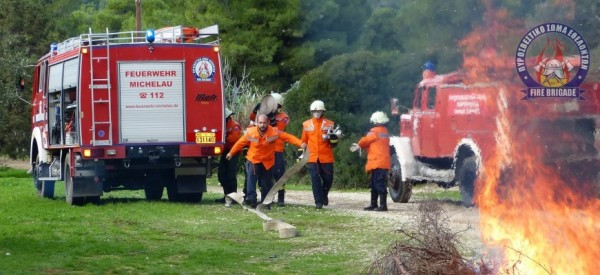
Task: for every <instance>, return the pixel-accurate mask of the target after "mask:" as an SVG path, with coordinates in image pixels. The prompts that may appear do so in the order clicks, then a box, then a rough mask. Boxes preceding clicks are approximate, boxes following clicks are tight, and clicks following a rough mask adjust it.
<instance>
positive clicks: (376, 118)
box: [371, 111, 390, 124]
mask: <svg viewBox="0 0 600 275" xmlns="http://www.w3.org/2000/svg"><path fill="white" fill-rule="evenodd" d="M388 121H390V119H389V118H388V117H387V115H386V114H385V113H384V112H381V111H377V112H375V113H373V114H372V115H371V123H373V124H386V123H388Z"/></svg>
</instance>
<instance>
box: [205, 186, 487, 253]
mask: <svg viewBox="0 0 600 275" xmlns="http://www.w3.org/2000/svg"><path fill="white" fill-rule="evenodd" d="M450 190H453V189H450ZM456 190H458V189H456ZM441 191H442V189H441V188H440V187H437V185H435V184H430V185H425V186H423V187H422V188H418V189H414V190H413V195H415V194H419V193H424V192H441ZM208 192H214V193H221V192H223V189H221V187H220V186H214V185H212V186H209V188H208ZM370 196H371V195H370V193H369V192H368V191H366V190H365V192H339V191H335V190H334V191H332V192H330V193H329V205H328V206H325V207H324V209H330V210H333V211H338V212H342V213H345V214H350V215H353V216H357V217H367V218H369V219H371V220H372V221H373V222H377V223H381V224H383V225H387V229H388V230H389V231H390V232H392V231H394V230H396V229H405V227H406V226H408V221H409V218H410V215H411V214H412V213H415V212H416V211H417V209H418V208H419V205H420V204H422V203H425V202H431V201H432V200H425V199H416V198H414V197H413V198H411V200H410V202H408V203H394V202H392V201H391V199H389V198H388V211H387V212H374V211H364V210H363V208H364V207H366V206H367V205H369V203H370ZM415 197H416V196H415ZM275 200H276V199H275ZM436 202H438V203H439V204H440V206H441V207H442V209H443V210H444V212H445V213H446V215H447V216H448V217H449V222H450V223H449V224H448V226H449V227H450V228H451V229H452V230H453V231H454V232H462V233H461V234H460V237H459V239H460V241H461V244H462V245H463V246H464V247H462V248H463V249H464V251H463V252H464V253H465V254H466V255H465V258H473V259H475V258H478V257H480V256H481V254H482V251H486V247H485V246H484V245H483V243H482V241H481V238H480V231H479V210H478V209H477V208H474V207H470V208H467V207H464V206H462V205H461V204H460V202H459V201H451V200H439V201H436ZM286 204H292V205H306V206H314V205H315V204H314V199H313V195H312V192H311V191H298V190H287V191H286ZM315 211H318V210H316V209H315Z"/></svg>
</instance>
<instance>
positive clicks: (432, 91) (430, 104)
mask: <svg viewBox="0 0 600 275" xmlns="http://www.w3.org/2000/svg"><path fill="white" fill-rule="evenodd" d="M436 90H437V89H436V88H435V87H429V89H428V90H427V109H433V108H434V107H435V96H436Z"/></svg>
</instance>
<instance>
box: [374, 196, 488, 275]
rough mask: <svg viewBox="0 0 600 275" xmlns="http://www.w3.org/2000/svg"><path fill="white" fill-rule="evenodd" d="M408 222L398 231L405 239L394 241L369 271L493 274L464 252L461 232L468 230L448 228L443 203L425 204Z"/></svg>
mask: <svg viewBox="0 0 600 275" xmlns="http://www.w3.org/2000/svg"><path fill="white" fill-rule="evenodd" d="M407 225H408V226H407V228H406V229H399V230H398V233H399V234H401V235H403V236H402V237H401V238H400V239H402V241H396V242H394V243H393V244H392V245H391V246H390V247H389V248H388V251H387V253H386V255H384V256H383V257H382V258H380V259H377V260H375V261H374V262H373V263H372V264H371V265H370V266H369V267H368V268H367V271H366V273H367V274H490V273H492V271H491V270H490V269H489V268H488V267H487V266H486V265H485V264H484V263H483V262H482V263H481V264H479V265H475V264H473V263H471V262H469V261H468V260H466V259H465V258H463V257H462V256H461V255H460V253H459V249H458V247H460V246H461V244H460V242H459V241H458V235H460V233H462V232H464V231H460V232H454V231H452V230H451V229H450V228H449V227H448V216H447V215H446V213H445V211H444V210H443V209H442V208H441V207H440V205H439V203H436V202H430V203H423V204H421V205H420V206H419V209H418V211H417V212H415V213H414V214H413V215H412V216H411V217H410V218H409V223H408V224H407ZM467 229H468V228H467ZM465 231H466V229H465Z"/></svg>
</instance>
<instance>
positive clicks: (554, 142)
mask: <svg viewBox="0 0 600 275" xmlns="http://www.w3.org/2000/svg"><path fill="white" fill-rule="evenodd" d="M424 76H425V74H424ZM463 78H464V76H463V75H462V74H461V73H460V72H452V73H448V74H444V75H437V76H431V77H428V78H425V79H423V80H422V81H421V82H420V83H419V84H418V85H417V88H416V89H415V92H414V95H415V96H414V101H413V106H412V108H410V109H409V110H408V113H405V114H401V115H400V136H396V137H392V138H391V140H390V143H391V146H392V147H393V149H394V150H392V151H393V152H395V153H394V155H393V156H392V169H390V176H389V181H390V182H389V191H390V195H391V197H392V200H393V201H394V202H408V201H409V199H410V197H411V194H412V186H413V184H414V183H418V182H435V183H437V184H438V185H440V186H442V187H445V188H449V187H452V186H455V185H458V186H459V187H460V191H461V195H462V198H463V203H464V204H465V205H472V204H473V195H474V191H475V186H476V182H477V179H478V178H479V177H480V175H481V168H482V167H483V166H484V165H485V164H486V163H485V162H486V160H487V159H488V157H490V156H491V154H492V152H493V151H494V150H496V147H495V146H496V142H497V141H496V138H495V135H496V133H497V130H498V123H497V120H496V119H497V118H498V117H499V114H500V112H510V113H511V114H512V117H513V118H517V119H516V120H515V121H511V126H510V127H511V128H512V129H513V132H519V131H522V132H524V133H531V135H530V138H531V139H535V141H536V142H537V143H538V144H544V145H545V150H544V152H543V155H541V156H539V161H541V162H543V163H544V164H550V165H552V166H553V167H554V168H556V170H557V171H560V173H561V175H564V179H563V180H565V181H575V182H581V183H592V184H596V185H598V178H599V177H598V175H599V174H598V172H597V171H598V170H600V162H599V159H600V158H599V152H600V135H599V134H598V133H600V73H599V72H590V74H588V78H587V79H588V80H587V81H586V82H584V83H583V84H582V85H581V89H582V90H585V91H586V92H585V93H583V94H582V97H583V98H584V100H578V99H561V98H544V99H536V100H530V101H525V100H521V98H522V97H523V96H524V95H523V94H522V93H520V89H522V87H520V86H515V85H506V84H502V83H499V82H489V83H465V82H464V79H463ZM503 96H505V97H503ZM396 103H397V100H395V99H392V114H399V112H398V108H397V107H398V106H397V104H396ZM559 133H560V135H561V136H565V137H561V138H557V136H558V135H559ZM505 171H510V167H506V170H505ZM509 174H510V173H505V175H503V176H506V175H509ZM595 188H596V190H600V188H599V187H598V186H595Z"/></svg>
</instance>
